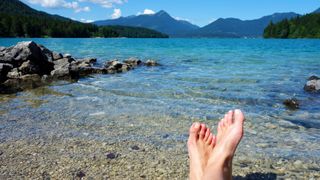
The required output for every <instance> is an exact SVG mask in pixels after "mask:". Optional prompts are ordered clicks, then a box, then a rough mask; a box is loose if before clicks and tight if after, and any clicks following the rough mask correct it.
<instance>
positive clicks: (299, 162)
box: [293, 160, 303, 167]
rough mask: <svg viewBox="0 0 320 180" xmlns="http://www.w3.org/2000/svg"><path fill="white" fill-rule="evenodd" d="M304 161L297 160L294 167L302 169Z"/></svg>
mask: <svg viewBox="0 0 320 180" xmlns="http://www.w3.org/2000/svg"><path fill="white" fill-rule="evenodd" d="M302 164H303V163H302V161H300V160H296V161H295V162H294V163H293V165H294V166H295V167H301V166H302Z"/></svg>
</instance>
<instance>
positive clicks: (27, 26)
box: [0, 13, 168, 38]
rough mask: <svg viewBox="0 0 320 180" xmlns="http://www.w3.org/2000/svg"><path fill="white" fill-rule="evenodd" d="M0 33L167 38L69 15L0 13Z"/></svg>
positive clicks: (150, 31)
mask: <svg viewBox="0 0 320 180" xmlns="http://www.w3.org/2000/svg"><path fill="white" fill-rule="evenodd" d="M0 37H62V38H63V37H74V38H75V37H80V38H86V37H105V38H109V37H128V38H167V37H168V36H167V35H165V34H162V33H159V32H157V31H154V30H150V29H146V28H138V27H126V26H101V27H99V26H96V25H93V24H88V23H81V22H77V21H73V20H71V19H59V18H52V17H50V16H28V15H21V14H8V13H0Z"/></svg>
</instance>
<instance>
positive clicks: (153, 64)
mask: <svg viewBox="0 0 320 180" xmlns="http://www.w3.org/2000/svg"><path fill="white" fill-rule="evenodd" d="M145 65H146V66H159V65H160V64H159V63H158V62H157V61H155V60H151V59H149V60H147V61H146V62H145Z"/></svg>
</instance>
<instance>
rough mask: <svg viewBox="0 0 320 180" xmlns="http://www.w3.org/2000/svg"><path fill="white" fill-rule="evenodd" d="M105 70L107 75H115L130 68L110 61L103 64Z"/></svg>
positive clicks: (116, 61)
mask: <svg viewBox="0 0 320 180" xmlns="http://www.w3.org/2000/svg"><path fill="white" fill-rule="evenodd" d="M105 68H106V69H107V70H108V72H109V73H116V72H124V71H128V70H130V69H131V66H130V65H128V64H125V63H121V62H120V61H118V60H112V61H108V62H107V63H105Z"/></svg>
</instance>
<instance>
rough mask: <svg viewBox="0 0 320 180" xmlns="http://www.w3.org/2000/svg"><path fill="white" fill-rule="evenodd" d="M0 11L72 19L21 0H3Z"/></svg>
mask: <svg viewBox="0 0 320 180" xmlns="http://www.w3.org/2000/svg"><path fill="white" fill-rule="evenodd" d="M0 13H9V14H15V15H24V16H34V17H39V16H42V17H50V18H54V19H59V20H70V19H68V18H65V17H62V16H59V15H51V14H48V13H46V12H42V11H37V10H35V9H32V8H31V7H29V6H28V5H26V4H24V3H23V2H21V1H19V0H1V1H0Z"/></svg>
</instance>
